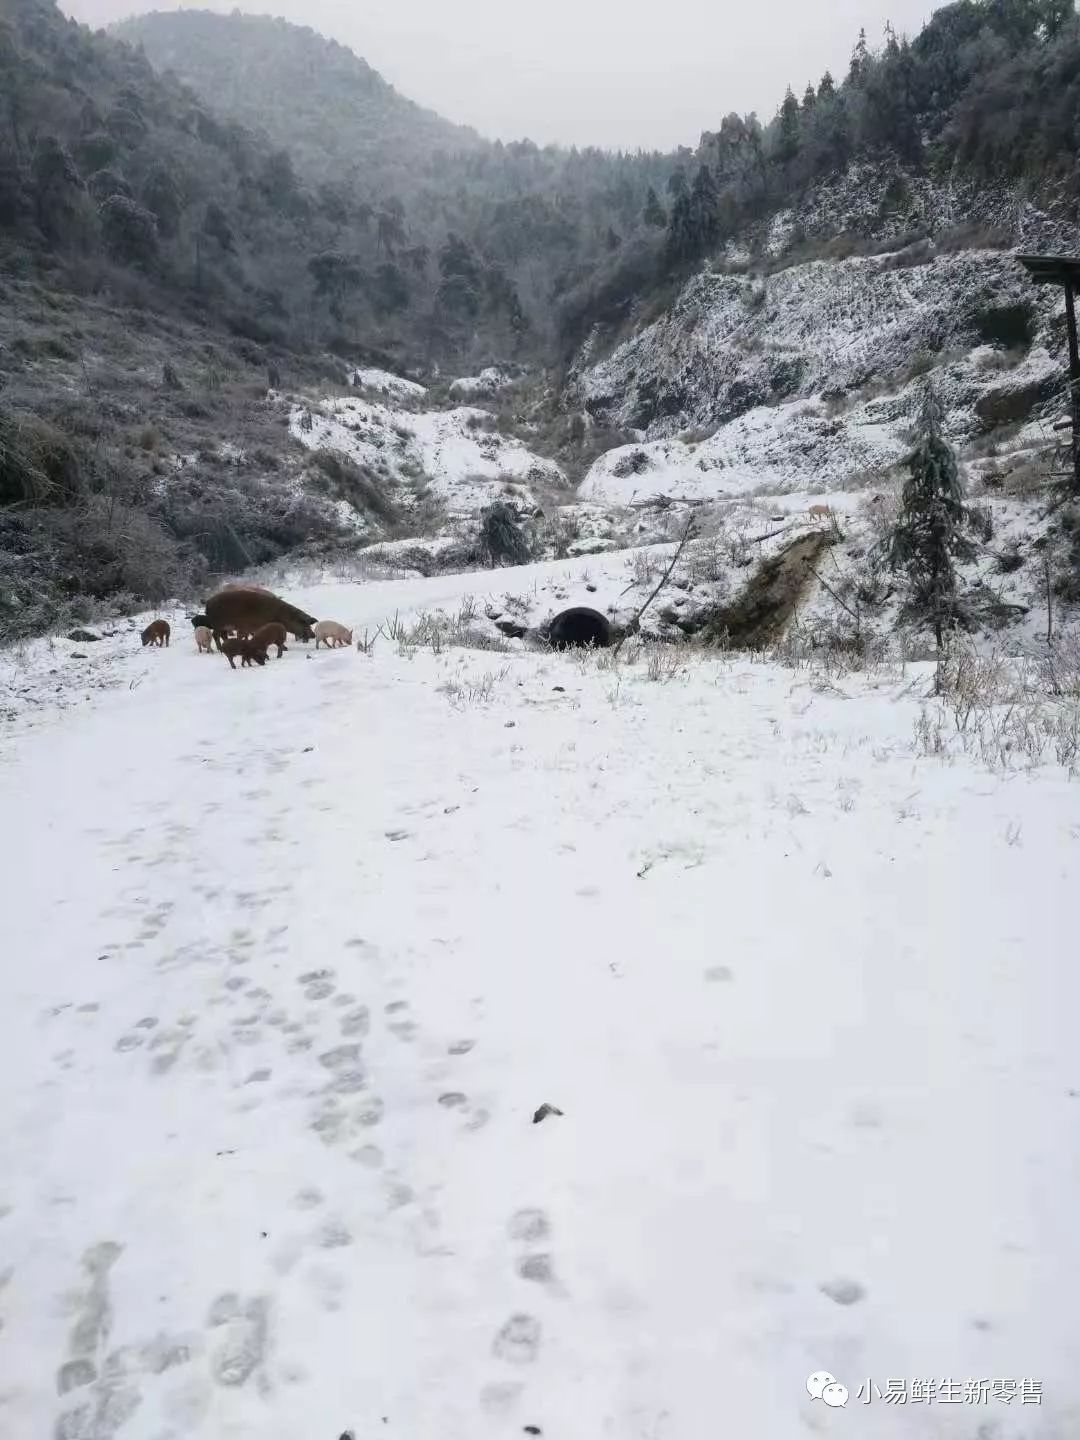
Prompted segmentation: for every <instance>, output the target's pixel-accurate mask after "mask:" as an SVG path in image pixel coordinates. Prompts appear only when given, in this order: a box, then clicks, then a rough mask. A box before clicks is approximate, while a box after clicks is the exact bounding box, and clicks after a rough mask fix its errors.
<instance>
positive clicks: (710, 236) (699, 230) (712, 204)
mask: <svg viewBox="0 0 1080 1440" xmlns="http://www.w3.org/2000/svg"><path fill="white" fill-rule="evenodd" d="M690 205H691V213H692V218H693V225H694V232H695V237H696V240H697V247H698V253H699V254H704V252H705V251H707V250H711V249H713V247H714V246H715V245H716V243H717V241H718V240H719V239H720V195H719V192H718V191H717V188H716V181H715V180H714V179H713V174H712V171H711V170H710V169H709V167H708V166H707V165H702V166H701V167H700V168H699V170H698V173H697V176H696V177H695V179H694V188H693V189H692V190H691V191H690Z"/></svg>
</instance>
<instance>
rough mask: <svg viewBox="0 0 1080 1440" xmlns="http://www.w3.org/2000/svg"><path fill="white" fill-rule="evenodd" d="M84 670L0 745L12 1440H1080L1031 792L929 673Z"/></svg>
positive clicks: (523, 657) (1069, 808)
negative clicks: (62, 703)
mask: <svg viewBox="0 0 1080 1440" xmlns="http://www.w3.org/2000/svg"><path fill="white" fill-rule="evenodd" d="M457 583H458V582H457V581H456V580H455V582H454V583H453V584H452V585H451V584H450V582H445V581H439V582H432V583H431V584H429V585H413V586H411V588H410V587H404V588H402V589H401V590H400V593H399V598H400V602H401V604H402V606H403V608H404V607H405V606H406V605H411V606H412V607H413V608H415V607H417V606H422V605H424V604H427V603H435V604H442V603H446V602H447V601H448V600H449V599H450V598H451V594H450V592H451V590H453V589H455V588H456V585H457ZM370 588H374V587H370ZM296 598H298V599H301V600H302V601H303V602H304V603H306V604H308V605H309V606H310V607H312V608H313V609H314V610H315V612H316V613H320V614H332V615H339V616H341V617H342V618H356V617H357V616H358V615H359V613H360V611H361V610H362V609H363V607H364V606H365V605H367V604H368V603H369V602H368V600H367V599H364V598H362V597H358V596H357V593H356V590H355V587H343V586H337V587H328V588H326V589H323V590H321V591H318V592H313V593H309V594H299V595H297V597H296ZM386 598H387V597H386V596H385V595H384V596H383V597H382V600H383V601H385V600H386ZM87 663H95V662H93V661H88V662H87ZM122 663H126V664H127V666H128V669H129V672H130V679H131V681H132V683H131V684H130V685H121V686H119V687H117V688H116V689H115V690H113V691H112V692H110V693H109V694H107V695H104V696H100V697H99V698H98V699H97V700H95V701H94V702H93V703H92V704H91V706H90V707H89V708H88V709H87V710H86V711H85V712H84V713H82V714H79V715H68V716H66V717H60V718H57V717H55V716H50V714H49V712H48V711H47V710H46V711H44V712H43V713H40V714H39V716H38V724H37V725H36V727H35V728H34V729H32V730H29V731H27V730H24V729H22V728H18V729H16V730H15V731H14V732H9V733H8V736H7V738H6V739H5V741H4V743H3V749H2V751H0V807H2V811H3V814H4V816H5V826H4V833H5V836H6V842H7V843H6V844H5V847H4V857H3V868H4V880H5V900H4V906H3V920H2V926H3V935H4V946H3V949H4V955H5V973H6V976H7V980H6V985H5V992H4V1004H3V1006H0V1083H2V1087H3V1094H4V1107H3V1117H2V1119H0V1134H2V1142H0V1154H2V1161H3V1163H2V1165H0V1321H2V1324H3V1330H2V1334H0V1431H2V1432H3V1434H4V1435H9V1434H10V1435H11V1436H12V1437H22V1436H27V1437H29V1436H50V1435H51V1436H56V1437H63V1440H164V1437H166V1436H170V1437H180V1436H183V1437H190V1440H223V1437H226V1436H228V1437H231V1440H297V1437H301V1436H302V1437H319V1440H322V1437H328V1440H335V1437H337V1436H340V1435H342V1434H343V1433H345V1432H346V1431H351V1432H352V1433H353V1434H355V1435H356V1436H357V1437H358V1440H359V1437H364V1436H369V1435H374V1434H378V1435H390V1436H393V1435H399V1436H405V1437H409V1440H477V1437H487V1436H491V1437H496V1436H502V1437H505V1436H513V1435H521V1434H522V1433H524V1432H526V1431H527V1432H528V1433H530V1434H537V1433H539V1434H541V1435H542V1436H547V1437H574V1440H576V1437H582V1436H597V1435H610V1436H612V1437H617V1440H657V1437H661V1436H662V1437H664V1440H714V1437H715V1436H716V1435H717V1434H718V1433H728V1432H730V1433H731V1434H735V1435H739V1436H745V1437H753V1440H758V1437H760V1440H787V1437H790V1436H793V1435H798V1434H823V1435H824V1434H829V1435H831V1434H833V1433H834V1432H835V1433H836V1434H837V1435H839V1434H841V1432H843V1433H857V1434H858V1435H859V1436H860V1437H866V1440H925V1437H926V1436H927V1435H930V1434H932V1435H934V1436H937V1437H941V1440H973V1437H974V1436H976V1435H980V1434H981V1435H986V1436H990V1435H993V1436H994V1437H995V1440H998V1437H1000V1440H1021V1437H1024V1440H1052V1437H1053V1440H1058V1437H1065V1436H1070V1435H1073V1434H1075V1433H1076V1431H1077V1429H1078V1427H1080V1380H1078V1377H1077V1368H1076V1364H1075V1324H1074V1309H1075V1305H1074V1297H1075V1288H1076V1287H1075V1275H1076V1272H1077V1266H1078V1264H1080V1240H1078V1237H1077V1227H1076V1224H1075V1202H1074V1193H1075V1174H1076V1171H1077V1167H1078V1166H1080V1141H1078V1139H1077V1127H1076V1106H1077V1104H1078V1103H1080V1102H1078V1100H1077V1098H1076V1095H1077V1091H1078V1089H1080V1079H1078V1075H1077V1060H1076V1045H1075V1035H1074V1020H1073V1017H1074V1016H1075V1014H1076V1012H1077V1008H1078V1006H1080V980H1078V972H1077V968H1076V965H1075V963H1074V958H1073V949H1074V946H1073V944H1072V942H1071V931H1072V925H1071V921H1072V918H1073V914H1074V911H1075V893H1076V884H1077V879H1078V862H1077V853H1076V847H1077V840H1076V796H1075V787H1074V784H1073V783H1071V782H1070V781H1069V780H1068V779H1067V778H1066V775H1065V772H1064V771H1062V770H1060V769H1057V768H1052V769H1041V768H1036V769H1035V770H1034V771H1033V772H1031V773H1029V774H1025V775H1024V776H1023V777H1022V778H1016V779H1013V780H1012V781H1011V783H1003V781H1002V780H1001V779H999V778H997V777H995V776H994V775H993V774H990V773H987V772H986V771H985V770H982V769H979V770H973V769H972V768H970V766H969V764H968V762H966V761H965V760H964V759H963V758H962V756H961V757H958V758H956V759H955V761H954V763H952V764H948V765H944V764H942V763H941V762H940V761H938V760H921V759H918V758H916V757H915V756H914V755H913V752H912V747H911V743H910V741H911V734H912V727H913V724H914V723H915V721H916V720H917V718H918V714H919V710H920V701H919V699H918V694H919V690H920V688H921V687H923V686H925V684H926V682H927V677H926V675H925V674H924V673H923V672H922V671H921V670H919V669H910V668H909V670H908V672H907V673H906V674H905V675H903V676H900V675H896V676H892V677H890V676H889V675H887V674H882V675H878V676H877V677H876V678H875V680H874V681H873V682H871V683H863V682H861V681H858V680H855V679H852V680H850V681H845V682H844V684H843V686H842V689H841V690H839V691H837V690H836V689H833V690H832V691H829V690H827V689H823V688H822V687H821V686H816V685H814V684H811V683H806V684H803V683H799V682H798V678H797V677H795V679H793V676H792V674H791V672H783V673H781V672H775V671H772V670H770V669H769V668H767V667H764V666H759V665H753V664H749V663H747V662H745V661H744V660H733V661H715V660H705V661H701V662H699V663H691V664H690V665H689V666H688V667H687V666H683V667H680V668H679V669H678V670H677V672H676V673H675V676H674V678H672V679H671V680H670V682H669V683H668V684H666V685H660V684H655V683H650V681H649V679H648V670H647V667H646V665H645V664H644V663H642V664H640V665H631V666H628V667H622V669H621V671H620V673H618V674H615V673H612V672H610V671H608V670H601V669H599V668H598V667H597V665H596V663H595V661H593V660H577V659H572V658H559V657H551V656H541V655H528V654H519V655H493V654H490V653H474V654H465V653H463V652H461V651H455V650H448V651H444V652H443V653H442V654H440V655H433V654H432V653H431V652H430V651H427V652H422V651H418V652H415V653H414V654H413V655H412V656H411V658H406V657H403V656H400V655H398V654H397V653H396V652H395V651H394V649H393V647H391V646H389V645H384V644H382V643H380V646H379V647H377V649H376V652H375V655H374V657H373V658H372V659H367V658H365V657H363V656H361V655H358V654H357V653H356V652H355V651H354V650H349V651H339V652H331V653H327V652H321V653H320V654H318V655H316V654H314V653H313V652H312V651H310V650H309V651H307V652H305V651H304V650H303V649H301V648H296V649H291V650H290V651H289V652H288V653H287V654H286V656H285V657H284V658H283V659H282V660H281V661H272V662H271V663H270V664H268V665H267V666H266V668H265V669H262V670H252V671H237V672H232V671H230V670H229V668H228V666H227V665H226V664H225V662H224V660H222V659H221V658H220V657H219V656H216V655H215V656H211V657H206V656H202V657H200V656H197V655H196V654H195V653H194V647H193V646H191V645H190V642H188V643H187V644H183V645H181V644H178V643H175V642H174V645H173V647H172V648H171V649H169V650H167V651H160V652H154V653H152V654H151V653H148V652H143V651H140V650H139V649H138V648H135V647H133V649H132V651H131V653H130V657H129V659H128V660H127V661H126V662H122ZM136 681H137V682H138V683H134V682H136ZM544 1105H550V1106H553V1107H555V1108H556V1110H557V1111H558V1112H561V1113H557V1114H548V1115H547V1116H546V1118H544V1119H542V1120H541V1121H540V1122H539V1123H534V1116H535V1114H536V1112H537V1111H538V1109H539V1108H540V1107H542V1106H544ZM821 1370H828V1371H830V1372H831V1373H832V1374H834V1375H835V1376H836V1377H837V1378H838V1380H839V1381H841V1382H842V1383H843V1384H844V1385H845V1386H846V1387H847V1388H848V1390H849V1391H850V1399H849V1403H848V1406H847V1411H848V1413H847V1414H845V1413H844V1412H843V1411H842V1410H831V1409H827V1408H826V1407H825V1406H824V1404H823V1403H822V1402H821V1401H820V1400H816V1401H815V1400H812V1399H811V1398H810V1397H809V1395H808V1394H807V1391H806V1383H805V1382H806V1377H807V1376H808V1375H809V1374H810V1373H811V1372H816V1371H821ZM890 1380H893V1381H899V1380H902V1381H903V1383H904V1385H905V1392H906V1393H907V1392H910V1390H911V1388H912V1386H913V1384H914V1382H916V1381H918V1382H919V1384H920V1386H922V1387H923V1394H924V1395H925V1394H926V1388H925V1387H926V1384H927V1382H931V1381H932V1382H933V1384H934V1386H935V1392H934V1393H935V1395H936V1396H937V1397H938V1398H937V1400H936V1401H935V1402H934V1403H932V1404H927V1403H916V1404H903V1405H896V1404H886V1403H884V1402H883V1400H882V1398H881V1396H882V1392H884V1391H885V1389H886V1387H887V1385H888V1383H889V1381H890ZM946 1380H948V1381H949V1383H950V1384H951V1385H955V1386H959V1387H960V1388H959V1391H958V1392H956V1393H958V1394H959V1396H960V1397H961V1398H960V1400H959V1402H958V1403H944V1399H943V1392H942V1391H941V1390H940V1389H939V1388H937V1387H940V1386H941V1385H942V1384H943V1383H944V1382H945V1381H946ZM982 1380H985V1381H986V1382H987V1384H986V1389H985V1392H980V1390H979V1388H978V1387H979V1383H980V1381H982ZM1025 1381H1026V1382H1029V1383H1028V1384H1027V1385H1026V1387H1025V1386H1024V1382H1025ZM867 1384H869V1386H870V1388H869V1390H867V1389H866V1386H867ZM969 1384H970V1385H971V1386H972V1387H973V1388H972V1389H970V1390H969V1388H968V1387H969ZM875 1387H876V1388H875ZM995 1387H996V1388H995ZM1037 1387H1038V1388H1037ZM860 1388H861V1389H862V1391H863V1395H862V1396H860V1395H859V1391H860ZM952 1393H953V1392H945V1394H946V1395H948V1396H949V1398H951V1396H952ZM980 1393H983V1394H984V1397H985V1398H983V1399H981V1400H980V1399H979V1398H978V1397H979V1395H980ZM1010 1395H1011V1396H1013V1397H1014V1398H1013V1399H1012V1400H1011V1402H1009V1403H1007V1402H1006V1398H1005V1397H1007V1396H1010ZM866 1396H868V1397H869V1403H867V1400H866V1399H865V1398H864V1397H866ZM965 1396H967V1397H969V1403H964V1397H965ZM970 1397H974V1398H970ZM1040 1401H1041V1403H1038V1402H1040ZM851 1411H854V1412H855V1413H854V1414H851V1413H850V1412H851ZM853 1426H854V1430H853V1429H852V1427H853Z"/></svg>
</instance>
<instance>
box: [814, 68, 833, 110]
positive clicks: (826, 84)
mask: <svg viewBox="0 0 1080 1440" xmlns="http://www.w3.org/2000/svg"><path fill="white" fill-rule="evenodd" d="M817 93H818V99H819V100H821V101H823V102H824V101H826V100H833V99H835V97H836V81H835V80H834V79H833V78H832V72H831V71H829V70H826V71H825V74H824V75H822V77H821V84H820V85H819V86H818V89H817Z"/></svg>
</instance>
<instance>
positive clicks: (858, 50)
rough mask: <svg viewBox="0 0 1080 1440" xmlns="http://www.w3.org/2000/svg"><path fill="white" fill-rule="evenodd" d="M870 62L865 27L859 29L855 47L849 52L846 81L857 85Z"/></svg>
mask: <svg viewBox="0 0 1080 1440" xmlns="http://www.w3.org/2000/svg"><path fill="white" fill-rule="evenodd" d="M869 64H870V47H869V46H868V45H867V43H866V30H865V28H864V29H862V30H860V31H859V38H858V40H856V42H855V48H854V50H853V51H852V52H851V64H850V65H849V66H848V82H849V83H850V84H852V85H858V84H859V83H860V81H861V80H862V78H863V76H864V75H865V74H866V70H867V67H868V66H869Z"/></svg>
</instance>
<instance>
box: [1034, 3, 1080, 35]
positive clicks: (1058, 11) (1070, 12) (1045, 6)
mask: <svg viewBox="0 0 1080 1440" xmlns="http://www.w3.org/2000/svg"><path fill="white" fill-rule="evenodd" d="M1075 14H1076V0H1042V3H1041V4H1040V6H1039V19H1040V22H1041V24H1042V28H1043V32H1044V33H1045V35H1046V36H1047V38H1048V39H1050V40H1052V39H1053V38H1054V36H1055V35H1057V34H1059V33H1060V32H1061V31H1062V30H1064V28H1065V26H1066V25H1067V24H1068V23H1069V21H1070V20H1071V19H1072V18H1073V16H1074V15H1075Z"/></svg>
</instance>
